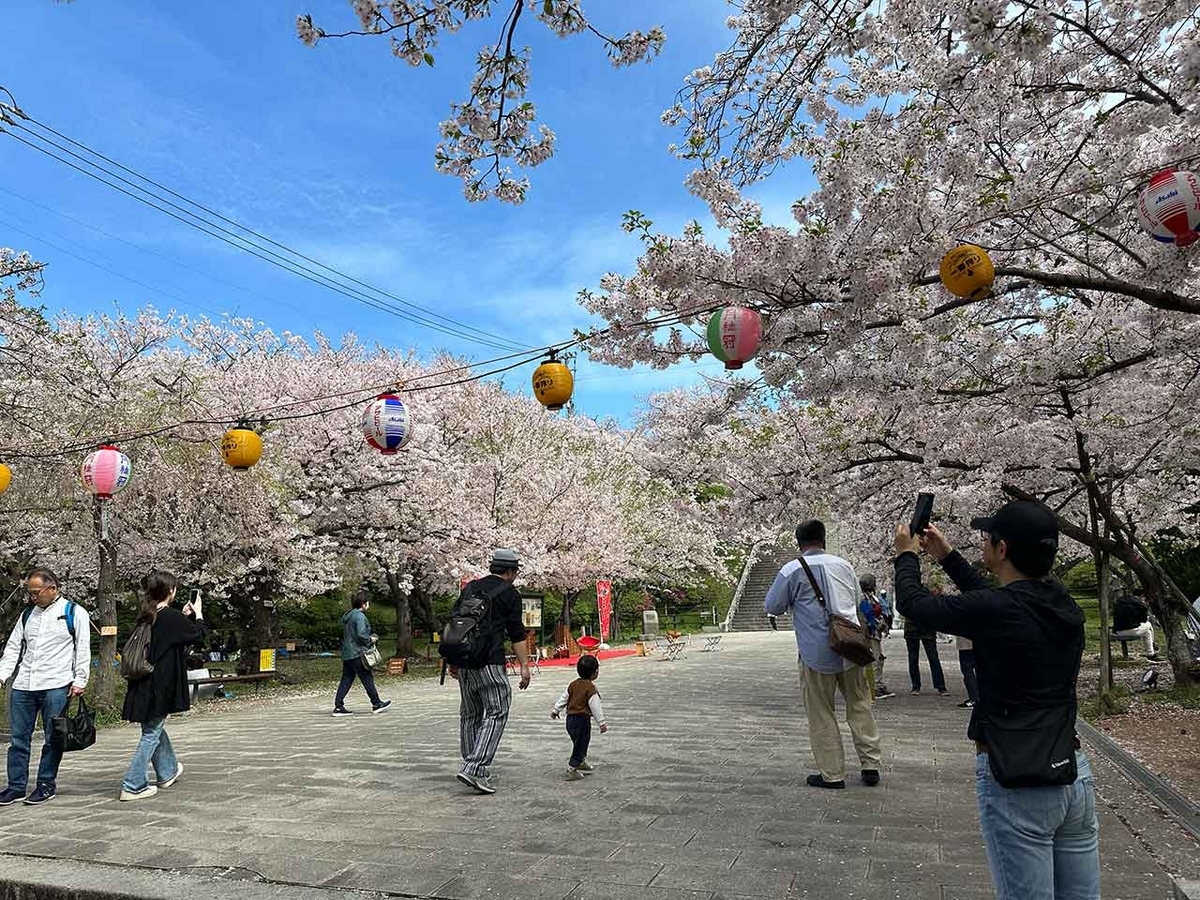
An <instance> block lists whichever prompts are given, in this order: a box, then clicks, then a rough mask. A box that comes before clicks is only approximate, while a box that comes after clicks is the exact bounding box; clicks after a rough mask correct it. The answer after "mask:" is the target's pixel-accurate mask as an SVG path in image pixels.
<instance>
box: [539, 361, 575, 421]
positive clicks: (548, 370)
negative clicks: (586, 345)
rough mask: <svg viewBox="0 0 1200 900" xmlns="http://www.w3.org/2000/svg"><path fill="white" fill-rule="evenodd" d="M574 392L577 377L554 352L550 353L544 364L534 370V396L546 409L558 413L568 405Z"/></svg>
mask: <svg viewBox="0 0 1200 900" xmlns="http://www.w3.org/2000/svg"><path fill="white" fill-rule="evenodd" d="M574 390H575V376H573V375H572V374H571V370H570V369H568V368H567V366H566V364H565V363H563V362H561V361H559V359H558V357H557V356H556V355H555V353H554V351H553V350H552V351H550V354H549V355H548V356H547V357H546V359H545V360H544V361H543V362H542V364H541V365H539V366H538V367H537V368H536V369H534V370H533V395H534V396H535V397H537V401H538V403H540V404H542V406H544V407H546V409H548V410H551V411H553V412H558V410H560V409H562V408H563V407H564V406H566V405H567V402H568V401H569V400H570V399H571V394H572V393H573V392H574Z"/></svg>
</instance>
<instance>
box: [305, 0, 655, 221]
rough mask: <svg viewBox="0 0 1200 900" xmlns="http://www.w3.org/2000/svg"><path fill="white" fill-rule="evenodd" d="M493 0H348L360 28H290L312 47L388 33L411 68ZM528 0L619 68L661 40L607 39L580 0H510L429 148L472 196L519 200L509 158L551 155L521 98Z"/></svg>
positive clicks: (524, 165) (545, 133) (549, 23)
mask: <svg viewBox="0 0 1200 900" xmlns="http://www.w3.org/2000/svg"><path fill="white" fill-rule="evenodd" d="M496 5H497V2H496V0H424V2H421V0H390V2H384V0H351V6H352V7H353V9H354V12H355V14H356V15H357V16H358V19H359V22H360V25H361V29H352V30H345V31H340V32H336V33H335V32H329V31H326V30H324V29H323V28H321V27H319V26H317V25H315V24H314V23H313V20H312V17H311V16H308V15H302V16H299V17H297V20H296V31H297V35H298V36H299V38H300V40H301V41H303V42H304V43H305V44H307V45H308V46H310V47H311V46H315V45H316V44H317V43H318V42H319V41H321V40H323V39H325V38H344V37H351V36H364V35H365V36H370V35H383V34H386V35H389V36H390V40H391V46H392V53H393V54H394V55H395V56H396V57H398V58H400V59H403V60H405V61H406V62H407V63H408V64H409V65H411V66H420V65H428V66H432V65H433V64H434V57H433V53H432V50H433V48H434V47H435V46H436V45H437V43H438V41H439V39H440V37H441V36H442V35H443V34H446V33H452V32H456V31H458V30H459V29H460V28H461V27H462V26H463V24H465V23H466V22H468V21H471V20H482V19H487V18H489V17H491V16H492V15H493V8H494V6H496ZM526 5H528V6H529V7H530V9H532V10H536V17H537V19H538V20H539V21H541V22H542V23H543V24H544V25H546V27H548V28H549V29H550V30H551V31H553V32H554V33H555V34H557V35H558V36H560V37H567V36H570V35H575V34H579V33H583V32H590V33H591V34H593V35H595V36H596V37H598V38H599V39H600V40H601V42H602V44H603V46H604V47H605V50H606V51H607V55H608V58H609V61H610V62H611V63H612V65H613V66H615V67H617V68H621V67H625V66H630V65H632V64H634V63H635V62H638V61H640V60H647V61H649V60H650V59H651V58H653V57H654V56H656V55H657V54H658V53H659V52H660V51H661V50H662V46H663V42H664V41H665V40H666V36H665V35H664V34H663V32H662V30H661V29H659V28H652V29H650V30H649V31H648V32H645V33H643V32H641V31H630V32H629V33H628V34H626V35H625V36H623V37H620V38H615V37H610V36H609V35H607V34H604V33H603V32H602V31H600V30H599V29H598V28H596V27H595V26H594V25H593V24H592V23H591V22H590V21H589V20H588V18H587V17H586V16H585V15H584V13H583V10H582V8H581V6H580V0H508V3H507V5H506V6H505V8H506V9H507V14H506V15H505V17H504V20H503V24H502V27H501V29H500V38H499V40H498V41H497V42H496V44H495V45H494V46H492V47H485V48H484V49H483V50H481V51H480V52H479V54H478V56H477V58H476V70H475V75H474V77H473V78H472V80H471V86H470V92H469V94H468V98H467V100H465V101H464V102H462V103H452V104H451V105H450V110H451V118H449V119H447V120H445V121H443V122H442V123H441V124H440V126H439V132H440V136H441V140H440V141H439V143H438V145H437V149H436V150H435V153H434V162H435V165H436V168H437V170H438V171H439V172H442V173H443V174H447V175H453V176H455V177H457V178H460V179H461V180H462V182H463V191H464V194H465V195H466V197H467V199H468V200H471V201H478V200H485V199H488V198H496V199H499V200H502V201H504V202H508V203H514V204H516V203H521V202H522V201H523V200H524V199H525V196H526V193H527V192H528V190H529V178H528V176H521V177H518V176H516V175H514V173H513V171H512V168H511V167H510V165H509V163H510V162H511V163H515V165H516V166H517V167H519V168H521V169H526V170H528V169H533V168H536V167H537V166H539V165H541V164H542V163H544V162H545V161H546V160H547V159H549V158H550V157H551V156H553V154H554V149H555V142H556V137H555V134H554V132H553V131H551V130H550V129H549V128H548V127H546V126H545V125H538V126H537V128H536V130H534V128H533V126H534V123H535V120H536V114H537V110H536V108H535V106H534V104H533V103H532V102H531V101H529V100H528V99H526V98H527V96H528V89H529V58H530V54H529V49H528V48H527V47H526V48H524V49H520V50H518V49H515V47H514V40H515V37H516V34H517V27H518V22H519V20H520V18H521V14H522V12H523V10H524V8H525V6H526ZM385 7H386V10H387V11H385ZM401 29H403V33H404V36H403V38H397V37H396V36H395V33H396V32H397V31H399V30H401Z"/></svg>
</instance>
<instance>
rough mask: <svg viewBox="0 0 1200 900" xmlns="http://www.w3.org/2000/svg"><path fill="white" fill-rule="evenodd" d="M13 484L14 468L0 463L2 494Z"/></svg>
mask: <svg viewBox="0 0 1200 900" xmlns="http://www.w3.org/2000/svg"><path fill="white" fill-rule="evenodd" d="M11 485H12V469H10V468H9V467H8V466H6V465H4V463H0V494H3V493H4V492H5V491H7V490H8V489H9V487H10V486H11Z"/></svg>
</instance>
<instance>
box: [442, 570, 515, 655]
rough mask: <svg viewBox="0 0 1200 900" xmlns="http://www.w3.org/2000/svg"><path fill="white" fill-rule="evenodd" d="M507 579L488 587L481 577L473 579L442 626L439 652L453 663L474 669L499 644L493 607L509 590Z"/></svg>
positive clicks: (492, 652) (493, 651)
mask: <svg viewBox="0 0 1200 900" xmlns="http://www.w3.org/2000/svg"><path fill="white" fill-rule="evenodd" d="M508 588H509V585H508V582H506V581H502V582H501V583H500V584H499V585H498V586H496V587H493V588H490V589H489V588H488V587H487V586H486V585H485V583H484V581H483V580H482V579H480V580H478V581H472V582H471V583H470V584H468V585H467V586H466V587H465V588H463V591H462V593H461V594H459V597H458V602H457V603H455V604H454V609H453V610H452V611H451V613H450V620H449V621H448V622H447V623H446V627H445V628H444V629H442V642H441V643H440V644H439V645H438V653H439V654H441V657H442V659H444V660H445V661H446V662H447V663H449V664H450V665H452V666H458V667H462V668H468V669H475V668H480V667H482V666H486V665H487V664H488V661H489V660H490V659H491V658H492V655H493V654H494V653H495V652H496V650H497V649H499V647H500V646H501V638H500V633H499V627H498V623H497V621H496V617H495V616H494V615H493V614H492V607H493V605H494V604H495V602H496V600H497V599H499V597H500V595H501V594H503V593H504V592H505V591H506V590H508Z"/></svg>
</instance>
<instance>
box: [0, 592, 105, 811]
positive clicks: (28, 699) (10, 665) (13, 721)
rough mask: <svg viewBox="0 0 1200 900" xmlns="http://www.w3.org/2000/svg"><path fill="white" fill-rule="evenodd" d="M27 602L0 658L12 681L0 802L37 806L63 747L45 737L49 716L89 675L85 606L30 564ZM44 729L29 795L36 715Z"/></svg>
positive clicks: (1, 673) (48, 793)
mask: <svg viewBox="0 0 1200 900" xmlns="http://www.w3.org/2000/svg"><path fill="white" fill-rule="evenodd" d="M25 590H26V593H27V594H28V597H29V606H28V607H26V608H25V609H24V610H22V611H21V615H20V616H19V617H18V618H17V623H16V624H15V625H14V626H13V630H12V634H10V635H9V637H8V643H7V644H5V645H4V655H3V657H0V683H4V682H7V681H8V680H9V678H12V679H13V682H12V689H13V690H12V700H11V702H10V703H9V708H8V721H9V730H10V731H11V732H12V743H11V744H9V746H8V787H7V788H5V790H4V791H3V793H0V806H8V805H9V804H12V803H16V802H17V801H18V800H22V799H23V800H24V801H25V803H26V804H28V805H30V806H36V805H38V804H41V803H46V802H47V801H49V800H53V799H54V793H55V789H56V786H57V779H58V766H59V763H61V762H62V750H61V749H60V748H58V747H56V746H55V745H54V744H53V743H52V742H51V740H50V738H51V736H52V734H53V731H52V729H51V727H50V720H51V719H53V718H54V717H55V716H57V715H61V714H62V712H63V710H64V709H66V706H67V703H68V702H69V701H70V698H72V697H78V696H80V695H81V694H83V691H84V689H85V688H86V687H87V683H88V676H89V675H90V674H91V661H92V642H91V619H90V618H89V617H88V613H87V610H86V609H84V608H83V607H82V606H79V605H77V604H75V603H72V602H71V601H69V600H67V598H66V597H62V596H60V595H59V593H58V577H57V576H56V575H55V574H54V573H53V572H51V571H50V570H49V569H34V570H33V571H32V572H30V573H29V577H28V578H27V579H26V580H25ZM39 714H40V715H41V717H42V728H43V729H44V731H45V733H46V740H45V743H44V744H43V745H42V757H41V760H40V761H39V763H38V773H37V787H36V788H35V789H34V791H33V793H32V794H30V795H29V796H28V797H26V796H25V788H26V786H27V785H28V784H29V750H30V743H31V742H32V740H33V727H34V725H35V724H36V723H37V718H38V715H39Z"/></svg>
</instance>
